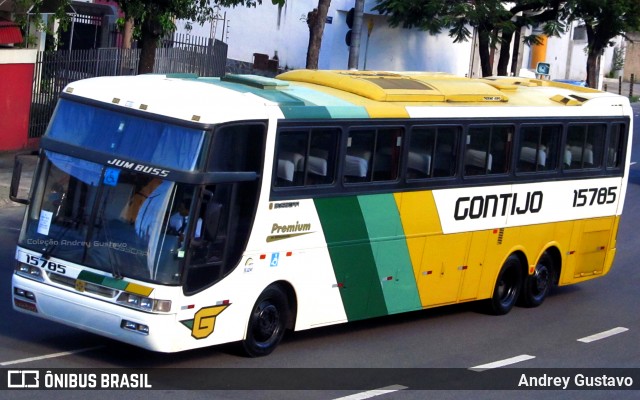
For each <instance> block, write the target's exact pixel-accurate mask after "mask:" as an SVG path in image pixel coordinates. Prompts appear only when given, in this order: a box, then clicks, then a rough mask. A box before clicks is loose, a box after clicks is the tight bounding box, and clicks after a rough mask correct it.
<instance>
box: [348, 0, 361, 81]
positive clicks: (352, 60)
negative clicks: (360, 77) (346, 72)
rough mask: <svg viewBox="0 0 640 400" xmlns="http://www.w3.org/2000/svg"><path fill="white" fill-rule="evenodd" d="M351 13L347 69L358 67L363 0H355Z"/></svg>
mask: <svg viewBox="0 0 640 400" xmlns="http://www.w3.org/2000/svg"><path fill="white" fill-rule="evenodd" d="M354 8H355V11H354V14H353V28H352V29H351V31H352V33H351V44H350V45H349V69H358V58H359V57H360V32H361V31H362V16H363V14H364V0H356V5H355V7H354Z"/></svg>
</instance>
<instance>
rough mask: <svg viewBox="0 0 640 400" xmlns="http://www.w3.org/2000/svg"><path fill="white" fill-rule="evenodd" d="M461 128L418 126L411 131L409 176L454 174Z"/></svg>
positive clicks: (422, 176)
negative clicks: (455, 152)
mask: <svg viewBox="0 0 640 400" xmlns="http://www.w3.org/2000/svg"><path fill="white" fill-rule="evenodd" d="M459 136H460V128H457V127H417V128H415V129H414V130H413V131H412V132H411V141H410V143H409V153H408V159H407V178H408V179H422V178H431V177H444V176H453V175H454V174H455V154H454V151H455V149H456V148H457V143H458V137H459Z"/></svg>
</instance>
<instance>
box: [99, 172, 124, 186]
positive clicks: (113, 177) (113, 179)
mask: <svg viewBox="0 0 640 400" xmlns="http://www.w3.org/2000/svg"><path fill="white" fill-rule="evenodd" d="M119 177H120V170H119V169H118V168H107V169H106V170H105V171H104V179H103V181H102V183H104V184H105V185H108V186H116V185H117V184H118V178H119Z"/></svg>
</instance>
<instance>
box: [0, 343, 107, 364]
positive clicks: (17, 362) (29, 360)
mask: <svg viewBox="0 0 640 400" xmlns="http://www.w3.org/2000/svg"><path fill="white" fill-rule="evenodd" d="M103 347H104V346H95V347H87V348H85V349H79V350H72V351H63V352H61V353H54V354H47V355H44V356H38V357H29V358H23V359H20V360H13V361H4V362H0V366H2V367H4V366H6V365H14V364H22V363H28V362H32V361H39V360H46V359H47V358H56V357H64V356H70V355H72V354H77V353H83V352H85V351H91V350H96V349H101V348H103Z"/></svg>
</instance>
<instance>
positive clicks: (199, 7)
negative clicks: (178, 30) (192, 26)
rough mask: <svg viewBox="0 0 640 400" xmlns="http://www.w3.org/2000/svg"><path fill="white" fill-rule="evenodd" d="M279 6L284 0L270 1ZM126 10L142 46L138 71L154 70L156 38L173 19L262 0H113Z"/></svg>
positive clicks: (201, 18)
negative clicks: (215, 6)
mask: <svg viewBox="0 0 640 400" xmlns="http://www.w3.org/2000/svg"><path fill="white" fill-rule="evenodd" d="M271 2H272V3H273V4H274V5H282V4H284V2H285V0H271ZM116 3H118V5H119V6H120V8H121V9H122V11H123V12H124V13H125V20H126V19H132V20H133V21H134V26H135V31H134V35H135V36H136V37H139V39H140V45H141V47H142V49H141V52H140V63H139V64H138V73H139V74H143V73H149V72H153V64H154V63H155V52H156V48H157V45H158V41H159V40H160V38H161V37H162V36H164V35H165V34H166V33H169V32H171V31H173V30H174V29H175V24H174V22H173V21H174V20H176V19H185V20H190V21H193V22H198V23H204V22H207V21H209V20H210V19H211V18H212V17H213V16H214V15H215V13H216V11H215V9H214V8H213V6H214V5H221V6H224V7H235V6H238V5H242V6H246V7H255V6H256V5H257V4H262V0H116Z"/></svg>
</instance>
